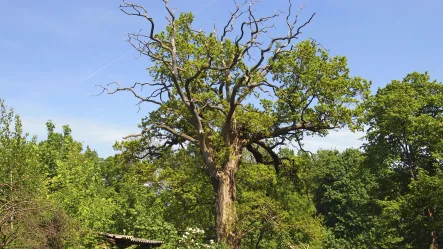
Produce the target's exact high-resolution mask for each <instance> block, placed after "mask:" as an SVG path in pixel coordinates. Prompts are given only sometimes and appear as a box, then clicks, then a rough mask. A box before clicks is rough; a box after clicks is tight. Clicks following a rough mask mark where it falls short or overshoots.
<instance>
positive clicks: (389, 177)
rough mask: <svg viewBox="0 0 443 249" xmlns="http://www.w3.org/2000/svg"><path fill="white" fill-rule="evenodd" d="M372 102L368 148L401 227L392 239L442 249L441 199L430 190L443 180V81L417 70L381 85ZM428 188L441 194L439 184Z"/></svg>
mask: <svg viewBox="0 0 443 249" xmlns="http://www.w3.org/2000/svg"><path fill="white" fill-rule="evenodd" d="M366 104H367V114H366V119H367V124H368V125H369V129H368V134H367V139H368V143H367V145H366V148H365V149H366V151H367V154H368V159H369V161H370V165H371V167H372V168H373V169H374V170H375V171H374V172H378V173H379V174H378V182H379V183H380V185H381V186H380V188H379V189H380V190H381V191H380V196H379V199H380V204H381V205H382V206H383V207H384V209H385V211H384V213H385V214H386V215H384V217H385V218H386V219H387V220H385V221H383V222H384V223H386V226H387V227H386V228H387V229H392V228H396V230H397V231H398V233H397V236H394V237H392V236H390V239H392V240H393V241H395V242H396V243H397V245H396V246H397V247H402V248H425V247H428V246H430V245H431V248H438V234H439V233H441V228H440V227H438V226H435V225H433V224H435V223H438V222H440V223H441V222H443V221H442V220H439V219H440V217H441V214H439V213H440V209H439V208H438V205H439V204H437V203H439V198H438V197H436V196H427V195H426V194H425V193H426V192H425V191H424V190H425V189H429V188H431V186H435V183H437V182H439V181H441V173H440V172H441V170H442V168H443V163H442V162H443V160H442V159H443V158H442V156H443V154H442V153H443V150H442V148H443V84H442V83H439V82H437V81H435V80H434V81H431V79H430V76H429V75H428V74H427V73H424V74H421V73H417V72H414V73H411V74H408V75H407V76H406V77H405V78H404V79H403V80H402V81H398V80H394V81H392V82H391V83H390V84H388V85H387V86H386V87H384V88H381V89H379V90H378V91H377V94H376V95H374V96H372V97H371V98H370V99H369V100H368V101H367V102H366ZM420 188H423V189H424V190H423V191H419V189H420ZM426 191H428V193H429V194H438V191H439V188H436V189H435V191H429V190H426ZM388 214H389V215H388ZM418 214H420V215H418ZM390 218H391V219H390ZM385 234H390V233H388V232H386V233H385ZM391 234H392V233H391ZM382 240H388V239H382ZM385 248H388V247H385Z"/></svg>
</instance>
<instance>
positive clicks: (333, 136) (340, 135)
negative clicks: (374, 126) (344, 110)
mask: <svg viewBox="0 0 443 249" xmlns="http://www.w3.org/2000/svg"><path fill="white" fill-rule="evenodd" d="M363 136H364V133H363V132H355V133H354V132H352V131H350V130H348V129H343V130H339V131H332V132H330V133H329V134H328V135H327V136H326V137H318V136H314V137H305V139H304V141H303V144H304V149H305V150H308V151H311V152H315V151H317V150H319V149H337V150H339V151H343V150H345V149H347V148H359V147H360V146H361V145H362V144H363V142H364V141H362V140H360V138H361V137H363Z"/></svg>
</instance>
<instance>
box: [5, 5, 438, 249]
mask: <svg viewBox="0 0 443 249" xmlns="http://www.w3.org/2000/svg"><path fill="white" fill-rule="evenodd" d="M163 2H164V3H165V6H164V7H165V12H166V17H167V19H166V20H167V24H166V25H165V27H164V29H162V28H160V29H159V30H156V29H155V28H154V27H155V21H154V20H153V18H151V17H150V15H149V14H148V11H147V10H146V9H145V8H144V7H143V6H141V5H137V4H131V3H127V2H126V1H123V3H122V5H121V6H120V8H121V10H122V11H123V12H124V13H126V14H127V15H129V16H135V17H141V18H142V19H143V20H144V21H145V22H146V25H147V26H148V29H147V32H146V33H144V34H142V33H140V32H138V33H130V34H129V35H128V40H129V43H130V44H131V45H132V46H133V48H134V49H135V50H137V51H138V52H139V53H140V55H143V56H146V57H147V58H148V59H149V61H150V67H149V68H147V71H148V73H149V75H150V77H149V80H150V81H148V82H136V83H132V84H126V85H123V84H120V83H119V82H114V83H111V84H109V85H103V86H99V87H100V89H101V90H103V92H102V93H103V94H111V95H113V94H115V93H118V92H127V93H129V94H131V95H132V96H133V97H134V98H135V100H136V101H137V102H138V104H139V105H140V104H147V105H150V107H151V108H152V109H149V111H147V113H146V115H145V117H144V118H143V119H142V120H141V124H140V126H139V128H140V130H141V133H140V134H127V135H128V136H127V137H125V138H124V139H122V140H121V141H117V142H116V143H115V145H114V149H115V155H113V156H110V157H107V158H101V157H99V155H98V154H97V152H96V151H94V149H93V148H90V147H89V146H87V145H85V144H83V143H81V142H79V141H77V140H76V139H75V138H74V137H73V135H72V130H71V128H70V126H69V124H66V125H64V126H62V127H59V126H56V124H55V123H53V122H52V121H50V120H49V121H48V122H47V123H46V127H47V137H40V138H37V137H36V136H33V135H32V134H28V133H26V131H24V130H23V125H22V121H21V119H20V116H19V114H16V113H15V112H14V110H13V108H11V107H9V106H7V103H5V101H4V100H0V105H1V117H0V179H1V180H0V248H107V246H108V245H107V244H106V242H105V241H104V240H103V238H102V235H101V233H113V234H126V235H132V236H135V237H140V238H146V239H152V240H161V241H164V244H163V245H162V247H161V248H235V249H237V248H257V249H258V248H291V249H293V248H304V249H307V248H337V249H348V248H432V249H437V248H439V245H440V246H441V245H443V234H442V233H443V213H442V210H441V207H443V172H442V170H443V84H442V83H441V82H438V81H436V80H434V79H432V78H431V76H430V75H428V73H427V72H424V73H422V72H412V73H410V74H408V75H406V76H405V78H403V79H395V80H392V81H391V82H386V83H387V84H386V85H385V86H383V87H379V88H378V90H377V91H376V93H374V94H371V92H370V84H371V83H370V82H368V81H367V80H365V79H363V78H361V77H355V76H351V74H350V70H349V68H348V65H347V59H346V57H344V56H331V55H330V54H329V51H328V50H327V49H325V48H324V47H323V46H322V45H321V44H320V43H318V42H317V41H315V40H313V39H309V40H305V41H299V40H298V38H299V35H300V34H301V33H302V32H301V31H302V30H304V29H305V26H307V27H308V26H309V24H310V22H311V20H312V19H313V17H314V15H315V14H312V15H311V16H310V17H308V18H306V20H304V21H301V20H298V13H299V12H295V11H294V10H292V12H291V7H292V5H291V4H290V6H289V12H286V13H287V14H282V13H279V12H276V14H274V15H270V16H263V17H260V16H258V15H256V12H255V9H254V4H255V2H254V1H253V2H251V4H249V5H248V4H244V5H237V9H236V10H234V11H233V12H232V13H231V15H230V17H229V15H228V17H229V18H228V22H227V24H226V26H224V28H222V29H219V30H216V29H215V28H214V30H213V31H211V32H204V31H202V30H197V29H195V28H193V26H192V24H193V21H194V16H193V14H192V13H181V14H177V13H175V12H174V11H173V10H172V9H171V8H170V7H169V6H168V1H163ZM245 3H246V2H245ZM299 11H300V10H299ZM278 18H280V19H281V20H283V22H282V23H283V26H284V27H285V28H286V29H287V31H286V32H287V33H285V32H283V33H282V34H275V33H278V32H275V33H273V32H272V30H273V28H274V24H272V25H270V23H272V22H273V21H272V20H274V19H278ZM143 87H145V91H144V92H142V90H143ZM111 97H113V96H109V98H111ZM141 110H142V111H145V110H144V109H141ZM145 112H146V111H145ZM57 125H59V124H57ZM60 128H61V129H60ZM342 128H348V129H350V130H352V131H359V130H360V131H364V132H365V135H364V137H363V138H362V139H363V141H364V143H363V146H362V147H360V148H348V149H346V150H343V151H338V150H319V151H316V152H310V151H305V150H304V146H303V139H304V138H305V137H308V136H316V137H317V138H318V139H322V137H324V136H327V135H328V133H329V132H330V131H332V130H340V129H342Z"/></svg>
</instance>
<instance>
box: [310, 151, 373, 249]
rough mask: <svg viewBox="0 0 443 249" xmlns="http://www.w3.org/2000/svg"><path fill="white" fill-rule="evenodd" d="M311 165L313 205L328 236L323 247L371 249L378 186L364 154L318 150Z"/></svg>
mask: <svg viewBox="0 0 443 249" xmlns="http://www.w3.org/2000/svg"><path fill="white" fill-rule="evenodd" d="M311 164H312V166H311V168H312V170H313V171H314V172H315V173H314V175H313V177H312V178H311V181H313V182H314V183H315V184H314V186H313V192H314V202H315V205H316V209H317V212H318V213H319V214H321V215H322V216H323V217H324V225H325V226H326V228H327V229H328V233H329V234H328V239H327V240H326V243H325V247H326V248H374V246H376V245H375V243H376V241H375V240H374V239H373V237H374V235H373V233H374V232H375V227H374V223H375V222H376V220H375V217H374V216H376V215H377V214H378V213H379V212H380V210H379V208H378V205H377V202H376V198H375V197H374V196H373V194H374V192H376V191H377V184H376V177H375V176H374V175H372V174H371V171H370V170H369V169H368V168H367V167H366V164H365V156H364V155H363V153H362V152H361V151H359V150H357V149H347V150H345V151H344V152H342V153H340V152H339V151H336V150H320V151H318V152H317V153H316V154H315V155H314V157H313V160H311Z"/></svg>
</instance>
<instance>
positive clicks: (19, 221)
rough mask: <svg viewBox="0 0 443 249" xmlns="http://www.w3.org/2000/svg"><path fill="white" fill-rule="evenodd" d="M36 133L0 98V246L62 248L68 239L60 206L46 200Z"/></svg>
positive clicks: (66, 223) (65, 222)
mask: <svg viewBox="0 0 443 249" xmlns="http://www.w3.org/2000/svg"><path fill="white" fill-rule="evenodd" d="M39 154H40V151H39V148H38V146H37V142H36V137H33V138H31V139H30V138H29V137H28V134H25V133H24V132H23V129H22V122H21V120H20V117H19V116H18V115H16V114H15V113H14V111H13V110H12V109H10V108H8V107H7V106H6V105H5V103H4V101H3V100H2V99H0V248H25V247H26V248H30V247H31V248H46V247H51V248H61V246H62V244H63V241H64V240H67V239H68V237H69V236H68V235H67V233H66V231H67V229H68V222H67V219H66V216H65V214H64V212H63V211H62V210H59V209H57V208H55V207H54V206H53V205H52V204H51V203H50V202H48V201H47V200H45V195H46V193H47V192H46V186H45V180H46V178H45V175H44V174H43V169H42V164H41V163H40V161H39Z"/></svg>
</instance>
